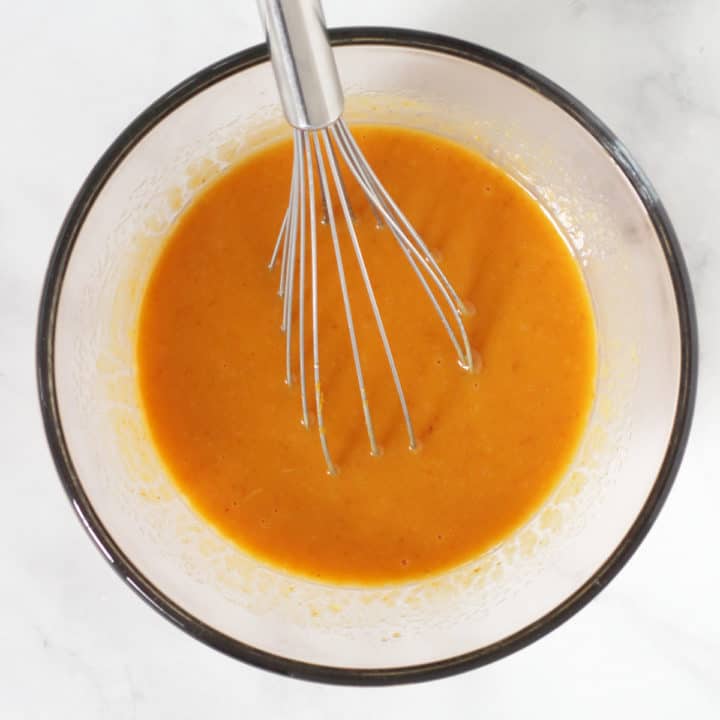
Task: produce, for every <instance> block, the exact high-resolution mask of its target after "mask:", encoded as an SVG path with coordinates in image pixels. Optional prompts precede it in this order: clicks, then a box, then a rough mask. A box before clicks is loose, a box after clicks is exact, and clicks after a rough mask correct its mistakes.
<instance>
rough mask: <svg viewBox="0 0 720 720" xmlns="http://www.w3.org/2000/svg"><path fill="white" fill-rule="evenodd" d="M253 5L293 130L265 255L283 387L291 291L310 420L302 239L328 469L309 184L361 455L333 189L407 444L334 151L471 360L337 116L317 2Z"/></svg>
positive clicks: (270, 0) (407, 229)
mask: <svg viewBox="0 0 720 720" xmlns="http://www.w3.org/2000/svg"><path fill="white" fill-rule="evenodd" d="M258 6H259V9H260V14H261V17H262V19H263V21H264V23H265V27H266V30H267V39H268V45H269V47H270V54H271V58H272V65H273V70H274V73H275V79H276V82H277V86H278V90H279V93H280V99H281V101H282V106H283V111H284V113H285V117H286V118H287V120H288V122H289V123H290V125H292V127H293V139H294V149H293V170H292V178H291V182H290V199H289V204H288V208H287V210H286V212H285V216H284V219H283V221H282V225H281V228H280V233H279V235H278V239H277V243H276V244H275V249H274V250H273V253H272V258H271V260H270V268H271V269H272V268H274V267H275V266H276V264H277V262H278V259H279V261H280V288H279V295H280V296H281V297H282V298H283V313H282V325H281V329H282V331H283V332H284V334H285V355H286V375H285V379H286V382H287V384H288V385H290V384H292V358H291V356H292V337H293V332H292V326H293V304H294V298H295V294H296V292H297V302H298V307H297V341H298V358H299V381H300V395H301V402H302V421H303V424H304V425H305V426H306V427H310V411H309V409H308V394H307V385H306V377H305V294H306V285H305V283H306V250H307V247H306V244H307V242H308V240H309V245H310V296H311V299H312V300H311V303H312V307H311V316H312V358H313V377H314V386H315V412H316V416H317V426H318V432H319V435H320V443H321V446H322V451H323V455H324V457H325V461H326V463H327V468H328V471H329V472H330V473H333V474H334V473H336V472H337V468H336V466H335V464H334V463H333V460H332V456H331V454H330V450H329V447H328V441H327V435H326V432H325V423H324V419H323V394H322V390H321V384H320V355H319V334H320V333H319V328H318V267H317V223H318V218H317V211H316V205H315V199H316V193H317V192H318V191H319V195H320V200H321V206H322V213H323V217H322V218H321V222H324V223H325V222H326V223H327V225H328V227H329V230H330V235H331V237H332V243H333V249H334V253H335V260H336V263H337V270H338V277H339V281H340V290H341V294H342V300H343V305H344V311H345V320H346V323H347V328H348V334H349V338H350V346H351V350H352V356H353V362H354V365H355V374H356V376H357V383H358V390H359V394H360V400H361V402H362V409H363V414H364V418H365V425H366V428H367V435H368V440H369V442H370V452H371V454H373V455H378V454H379V448H378V443H377V439H376V437H375V430H374V427H373V421H372V416H371V413H370V405H369V403H368V398H367V392H366V388H365V380H364V377H363V369H362V363H361V360H360V351H359V348H358V341H357V335H356V332H355V325H354V322H353V312H352V307H351V303H350V298H349V295H348V288H347V283H346V278H345V266H344V259H343V254H342V251H341V247H340V242H339V239H338V238H339V236H338V225H337V219H336V217H335V214H334V212H333V202H332V191H333V190H334V194H335V196H336V197H337V199H338V201H339V205H340V208H341V210H342V216H343V219H344V222H345V223H346V225H347V230H348V234H349V237H350V240H351V244H352V247H353V250H354V255H355V260H356V261H357V264H358V267H359V270H360V274H361V276H362V280H363V283H364V286H365V290H366V292H367V295H368V298H369V300H370V307H371V309H372V313H373V315H374V318H375V322H376V324H377V330H378V333H379V334H380V339H381V341H382V345H383V348H384V351H385V356H386V358H387V361H388V364H389V366H390V371H391V374H392V378H393V382H394V385H395V390H396V392H397V395H398V399H399V401H400V406H401V409H402V414H403V418H404V421H405V425H406V428H407V434H408V441H409V446H410V449H415V448H416V447H417V440H416V436H415V431H414V429H413V424H412V420H411V418H410V411H409V410H408V406H407V401H406V399H405V393H404V392H403V388H402V384H401V382H400V376H399V374H398V370H397V366H396V364H395V359H394V357H393V353H392V349H391V347H390V342H389V340H388V337H387V333H386V332H385V326H384V324H383V320H382V316H381V313H380V309H379V307H378V304H377V301H376V298H375V293H374V291H373V286H372V281H371V279H370V276H369V274H368V271H367V267H366V265H365V260H364V258H363V252H362V247H361V243H360V238H359V237H358V233H357V230H356V228H355V225H354V223H353V212H352V209H351V207H350V203H349V200H348V193H347V191H346V188H345V186H344V184H343V180H342V177H341V174H340V166H339V162H338V155H339V156H340V157H342V159H343V162H344V163H345V165H346V166H347V167H348V168H349V170H350V171H351V173H352V176H353V177H354V179H355V180H356V181H357V183H358V184H359V185H360V187H361V188H362V190H363V191H364V194H365V196H366V197H367V199H368V202H369V203H370V205H371V207H372V210H373V212H374V214H375V217H376V219H377V223H378V227H381V226H382V224H383V223H384V224H385V225H386V226H387V227H388V228H389V230H390V231H391V232H392V234H393V236H394V238H395V240H396V241H397V243H398V245H399V246H400V248H401V249H402V251H403V252H404V253H405V256H406V258H407V260H408V262H409V263H410V265H411V266H412V268H413V270H414V271H415V273H416V275H417V278H418V280H419V282H420V283H421V284H422V286H423V288H424V289H425V292H426V293H427V295H428V297H429V298H430V300H431V302H432V305H433V307H434V308H435V311H436V312H437V315H438V317H439V318H440V321H441V322H442V323H443V325H444V327H445V330H446V331H447V334H448V336H449V338H450V341H451V342H452V345H453V347H454V349H455V351H456V353H457V356H458V359H459V363H460V365H461V366H462V367H463V368H465V369H470V368H471V367H472V364H473V358H472V351H471V348H470V343H469V340H468V336H467V332H466V330H465V327H464V325H463V321H462V315H463V313H464V312H465V306H464V304H463V302H462V301H461V300H460V297H459V296H458V294H457V292H456V291H455V289H454V288H453V286H452V285H451V283H450V281H449V280H448V278H447V277H446V276H445V274H444V273H443V271H442V270H441V269H440V267H439V266H438V263H437V261H436V260H435V258H434V257H433V255H432V253H431V252H430V250H429V249H428V248H427V246H426V245H425V243H424V242H423V241H422V239H421V238H420V236H419V235H418V233H417V232H416V231H415V230H414V229H413V227H412V225H411V224H410V223H409V222H408V220H407V218H406V217H405V215H403V213H402V211H401V210H400V208H399V207H398V206H397V205H396V204H395V202H394V201H393V199H392V198H391V197H390V195H389V194H388V193H387V191H386V190H385V188H384V187H383V186H382V184H381V183H380V181H379V180H378V178H377V176H376V175H375V173H374V172H373V170H372V168H371V167H370V165H369V164H368V163H367V161H366V159H365V157H364V156H363V154H362V152H361V150H360V148H359V147H358V145H357V143H356V142H355V140H354V138H353V136H352V134H351V133H350V130H349V129H348V126H347V124H346V123H345V121H344V120H343V119H342V117H341V115H342V112H343V105H344V98H343V92H342V88H341V86H340V80H339V77H338V72H337V67H336V65H335V59H334V56H333V52H332V48H331V47H330V43H329V40H328V36H327V29H326V26H325V20H324V15H323V11H322V6H321V4H320V0H258ZM328 170H329V171H328ZM331 188H332V189H333V190H331ZM308 236H309V238H308ZM296 281H297V286H296Z"/></svg>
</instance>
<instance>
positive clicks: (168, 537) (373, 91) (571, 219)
mask: <svg viewBox="0 0 720 720" xmlns="http://www.w3.org/2000/svg"><path fill="white" fill-rule="evenodd" d="M332 38H333V42H334V43H335V45H336V49H337V60H338V64H339V68H340V74H341V77H342V80H343V84H344V86H345V90H346V93H347V97H348V101H347V112H346V115H347V117H348V119H349V120H350V121H351V122H352V121H353V120H364V121H379V122H385V123H400V124H404V125H408V126H413V127H418V128H424V129H427V130H430V131H432V132H436V133H441V134H444V135H447V136H449V137H452V138H455V139H456V140H458V141H460V142H462V143H464V144H466V145H467V146H470V147H473V148H476V149H477V150H478V151H479V152H481V153H483V154H485V155H486V156H487V157H488V158H489V159H490V160H492V161H493V162H494V163H496V164H497V165H498V166H500V167H501V168H503V169H505V170H506V171H507V172H508V173H509V174H510V175H512V176H513V177H514V178H516V179H517V181H518V182H520V183H521V184H522V185H523V186H524V187H525V188H527V189H528V191H529V192H531V193H533V195H534V196H535V197H536V198H537V199H538V201H539V202H540V203H541V204H542V205H543V206H544V208H545V209H546V211H547V213H548V214H549V215H550V217H551V218H552V219H553V221H554V222H555V223H556V224H557V226H558V227H559V228H560V230H561V231H562V233H563V234H564V236H565V237H566V239H567V241H568V243H569V245H570V247H571V248H572V250H573V252H574V253H575V255H576V257H577V259H578V262H579V263H580V265H581V267H582V270H583V273H584V275H585V279H586V282H587V285H588V288H589V290H590V294H591V297H592V302H593V306H594V310H595V317H596V323H597V334H598V343H599V347H598V353H599V374H598V381H597V397H596V401H595V405H594V409H593V413H592V417H591V420H590V422H589V424H588V427H587V430H586V432H585V435H584V438H583V441H582V444H581V446H580V448H579V450H578V452H577V456H576V458H575V460H574V462H573V464H572V467H571V468H570V469H569V470H568V472H567V474H566V475H565V477H564V478H563V479H562V481H561V482H560V484H559V486H558V487H557V489H556V491H555V492H554V493H553V495H552V497H551V498H550V499H549V500H548V501H547V503H546V504H545V505H544V506H543V507H542V508H541V509H540V511H539V512H538V513H537V514H536V515H535V516H534V517H533V518H532V520H531V521H530V522H529V523H528V524H526V525H525V526H524V527H522V528H520V529H518V530H517V531H516V532H515V533H513V535H512V536H511V537H509V538H507V540H506V541H504V542H503V543H501V544H500V545H499V546H498V547H496V548H494V549H493V550H492V551H491V552H488V553H486V554H484V555H483V556H481V557H478V558H477V559H475V560H474V561H473V562H470V563H467V564H465V565H463V566H462V567H459V568H456V569H454V570H452V571H450V572H447V573H445V574H443V575H439V576H437V577H434V578H430V579H428V580H423V581H419V582H413V583H410V584H405V585H396V586H388V587H382V588H361V587H357V588H353V587H337V586H330V585H323V584H321V583H314V582H310V581H308V580H305V579H302V578H298V577H293V576H290V575H287V574H285V573H283V572H281V571H278V570H276V569H273V568H272V567H268V566H265V565H263V564H262V563H261V562H259V561H258V560H256V559H254V558H252V557H250V556H249V555H247V554H245V553H244V552H243V551H242V550H240V549H239V548H237V547H235V546H234V545H232V544H231V543H230V542H228V541H227V540H225V539H224V538H223V537H221V536H220V535H219V534H218V533H217V532H216V531H215V530H214V529H213V528H212V527H210V526H208V525H207V524H206V523H205V522H204V521H203V520H202V519H201V518H200V517H198V516H197V515H196V514H195V513H194V512H193V511H192V509H191V508H190V507H189V506H188V504H187V503H186V502H185V501H184V499H183V497H182V496H181V495H180V494H179V492H178V491H177V490H176V488H175V486H174V485H173V483H172V481H171V479H170V478H169V476H168V474H167V472H166V471H165V469H164V467H163V464H162V462H161V460H160V458H159V457H158V456H157V453H156V451H155V449H154V447H153V445H152V443H151V442H150V440H149V433H148V429H147V427H146V426H145V421H144V418H143V414H142V412H141V409H140V403H139V398H138V391H137V386H136V382H135V367H134V342H135V332H136V323H137V319H138V310H139V307H140V303H141V300H142V296H143V290H144V287H145V283H146V282H147V279H148V276H149V273H150V270H151V269H152V266H153V260H154V258H155V257H156V256H157V254H158V252H159V251H160V249H161V247H162V242H163V238H164V233H165V231H166V229H167V227H168V225H169V224H170V223H171V222H172V220H173V218H174V217H175V216H176V215H177V213H178V212H179V211H180V210H181V209H182V207H183V206H184V205H185V203H186V202H187V201H188V200H189V199H190V198H191V197H192V196H193V194H194V193H196V192H197V191H198V190H199V189H201V188H202V187H203V185H204V184H205V183H207V182H208V181H209V180H211V179H212V177H213V176H215V175H216V174H217V173H220V172H222V171H223V170H224V168H226V167H227V166H228V164H230V163H232V162H233V161H234V160H236V159H237V158H239V157H241V156H242V154H243V153H244V152H246V151H247V150H248V149H251V148H254V147H257V145H258V144H259V143H262V142H266V141H268V140H269V139H272V138H273V137H275V136H276V135H278V134H282V133H286V132H287V130H285V128H284V125H283V123H282V118H281V115H280V111H279V107H278V102H277V95H276V91H275V86H274V82H273V77H272V73H271V69H270V65H269V63H268V58H267V50H266V47H265V46H258V47H255V48H252V49H250V50H247V51H245V52H242V53H239V54H237V55H233V56H232V57H229V58H227V59H225V60H222V61H220V62H218V63H216V64H215V65H212V66H211V67H209V68H206V69H205V70H202V71H201V72H199V73H197V74H196V75H194V76H193V77H191V78H189V79H188V80H186V81H185V82H183V83H181V84H180V85H178V86H177V87H176V88H174V89H173V90H171V91H170V92H169V93H167V94H166V95H164V96H163V97H162V98H160V99H159V100H158V101H157V102H156V103H154V104H153V105H152V106H151V107H150V108H148V109H147V110H146V111H145V112H144V113H143V114H142V115H141V116H140V117H139V118H138V119H137V120H135V121H134V122H133V123H132V124H131V125H130V126H129V127H128V128H127V130H125V132H123V133H122V134H121V135H120V137H119V138H118V139H117V141H116V142H115V143H114V144H113V145H112V146H111V147H110V149H109V150H108V151H107V152H106V153H105V155H104V156H103V157H102V158H101V159H100V161H99V162H98V164H97V165H96V167H95V168H94V169H93V171H92V172H91V174H90V176H89V177H88V179H87V180H86V182H85V184H84V185H83V187H82V188H81V189H80V192H79V193H78V195H77V197H76V199H75V201H74V203H73V205H72V207H71V208H70V211H69V213H68V215H67V218H66V220H65V222H64V225H63V227H62V229H61V231H60V234H59V237H58V239H57V242H56V245H55V249H54V252H53V255H52V258H51V260H50V265H49V268H48V271H47V277H46V282H45V288H44V293H43V297H42V303H41V308H40V319H39V327H38V355H37V363H38V383H39V392H40V401H41V406H42V412H43V416H44V422H45V428H46V432H47V437H48V441H49V444H50V447H51V450H52V453H53V456H54V459H55V463H56V466H57V469H58V472H59V474H60V477H61V479H62V482H63V484H64V486H65V489H66V490H67V493H68V495H69V497H70V500H71V502H72V505H73V507H74V509H75V511H76V513H77V515H78V517H79V518H80V520H81V522H82V523H83V525H84V526H85V528H86V529H87V531H88V533H89V535H90V536H91V538H92V539H93V541H94V542H95V543H96V545H97V546H98V548H99V549H100V551H101V552H102V553H103V554H104V555H105V557H106V558H107V560H108V561H109V562H110V563H111V564H112V566H113V567H114V569H115V570H116V571H117V572H118V574H119V575H120V576H121V577H122V578H123V580H124V581H125V582H126V583H127V584H128V585H130V586H131V587H132V588H133V590H135V591H136V592H137V593H138V594H139V595H140V596H141V597H143V598H144V599H145V600H146V601H147V602H148V603H150V604H151V605H152V606H153V607H154V608H155V609H156V610H157V611H158V612H160V613H161V614H162V615H164V616H165V617H166V618H168V619H169V620H171V621H172V622H174V623H175V624H177V625H178V626H180V627H181V628H182V629H183V630H185V631H186V632H188V633H190V634H191V635H193V636H194V637H196V638H198V639H199V640H202V641H203V642H205V643H207V644H209V645H211V646H213V647H215V648H217V649H218V650H221V651H223V652H225V653H227V654H228V655H232V656H234V657H237V658H240V659H242V660H245V661H247V662H249V663H252V664H255V665H258V666H261V667H264V668H267V669H270V670H274V671H277V672H281V673H285V674H287V675H292V676H298V677H304V678H310V679H315V680H323V681H328V682H339V683H352V684H383V683H384V684H387V683H395V682H405V681H411V680H424V679H429V678H436V677H440V676H444V675H449V674H451V673H455V672H459V671H461V670H467V669H468V668H472V667H475V666H478V665H482V664H484V663H488V662H490V661H492V660H496V659H498V658H501V657H503V656H505V655H507V654H509V653H511V652H513V651H515V650H517V649H519V648H521V647H523V646H525V645H527V644H528V643H530V642H532V641H534V640H536V639H537V638H539V637H541V636H542V635H544V634H545V633H547V632H549V631H550V630H552V629H553V628H555V627H557V626H558V625H559V624H560V623H562V622H563V621H564V620H566V619H567V618H569V617H570V616H571V615H572V614H573V613H575V612H576V611H577V610H578V609H580V608H581V607H582V606H583V605H585V603H587V602H588V601H589V600H590V599H591V598H592V597H593V596H594V595H596V594H597V593H598V592H599V590H600V589H602V588H603V587H604V586H605V585H606V584H607V583H608V582H609V580H610V579H611V578H612V577H613V576H614V575H615V574H616V573H617V572H618V570H619V569H620V568H621V567H622V566H623V564H624V563H625V562H626V561H627V560H628V558H629V557H630V555H631V554H632V553H633V552H634V550H635V549H636V548H637V546H638V544H639V543H640V542H641V541H642V539H643V537H644V536H645V534H646V533H647V531H648V529H649V527H650V526H651V524H652V522H653V520H654V519H655V517H656V515H657V513H658V511H659V509H660V507H661V506H662V504H663V501H664V500H665V497H666V496H667V493H668V491H669V489H670V486H671V484H672V481H673V478H674V476H675V474H676V472H677V469H678V465H679V463H680V460H681V456H682V453H683V449H684V446H685V442H686V439H687V434H688V430H689V426H690V420H691V415H692V407H693V399H694V392H695V384H696V375H697V373H696V358H697V340H696V330H695V320H694V313H693V305H692V296H691V290H690V286H689V283H688V278H687V274H686V270H685V265H684V262H683V258H682V255H681V252H680V249H679V246H678V243H677V240H676V238H675V234H674V232H673V229H672V227H671V225H670V222H669V220H668V217H667V215H666V214H665V211H664V209H663V207H662V205H661V203H660V201H659V199H658V197H657V195H656V193H655V191H654V190H653V188H652V186H651V185H650V183H649V182H648V180H647V179H646V178H645V176H644V175H643V173H642V171H641V170H640V169H639V168H638V166H637V164H636V163H635V162H634V161H633V160H632V158H631V157H630V156H629V155H628V153H627V151H626V150H625V148H624V147H623V146H622V144H621V143H620V142H619V141H618V140H617V139H616V138H615V137H614V136H613V135H612V133H611V132H610V131H609V130H608V129H607V128H606V127H605V126H604V125H603V124H602V123H601V122H600V121H599V120H598V119H597V118H595V117H594V115H593V114H592V113H591V112H589V111H588V110H587V109H586V108H584V107H583V106H582V105H581V104H580V103H578V102H577V100H575V99H574V98H573V97H571V96H570V95H568V94H567V93H566V92H564V91H563V90H561V89H560V88H558V87H557V86H556V85H554V84H553V83H551V82H550V81H548V80H546V79H545V78H543V77H541V76H540V75H538V74H537V73H535V72H533V71H532V70H530V69H528V68H526V67H523V66H522V65H520V64H518V63H517V62H515V61H513V60H510V59H508V58H506V57H503V56H501V55H498V54H497V53H494V52H491V51H489V50H486V49H484V48H480V47H477V46H475V45H470V44H468V43H465V42H461V41H459V40H454V39H450V38H445V37H439V36H435V35H428V34H423V33H418V32H411V31H405V30H393V29H362V28H354V29H344V30H337V31H334V32H333V33H332ZM409 482H411V480H409Z"/></svg>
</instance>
